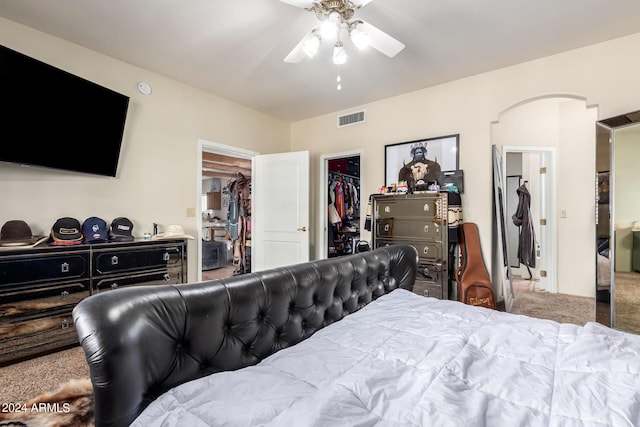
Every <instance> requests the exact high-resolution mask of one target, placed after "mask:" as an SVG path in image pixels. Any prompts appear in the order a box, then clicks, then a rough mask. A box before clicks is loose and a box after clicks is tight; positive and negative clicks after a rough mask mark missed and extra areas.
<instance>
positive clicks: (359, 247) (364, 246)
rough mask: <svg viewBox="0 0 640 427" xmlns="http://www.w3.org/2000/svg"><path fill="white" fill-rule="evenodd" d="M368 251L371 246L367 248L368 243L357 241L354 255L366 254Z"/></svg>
mask: <svg viewBox="0 0 640 427" xmlns="http://www.w3.org/2000/svg"><path fill="white" fill-rule="evenodd" d="M370 250H371V246H369V242H367V241H366V240H359V241H358V244H357V245H356V253H359V252H367V251H370Z"/></svg>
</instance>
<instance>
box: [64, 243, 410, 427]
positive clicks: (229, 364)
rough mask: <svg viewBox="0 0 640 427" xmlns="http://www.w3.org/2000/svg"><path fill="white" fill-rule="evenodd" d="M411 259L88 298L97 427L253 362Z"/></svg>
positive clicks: (295, 269) (392, 276)
mask: <svg viewBox="0 0 640 427" xmlns="http://www.w3.org/2000/svg"><path fill="white" fill-rule="evenodd" d="M417 264H418V255H417V253H416V251H415V249H414V248H413V247H411V246H405V245H397V246H388V247H385V248H379V249H376V250H373V251H369V252H363V253H359V254H355V255H349V256H343V257H340V258H332V259H326V260H320V261H312V262H308V263H303V264H297V265H292V266H288V267H282V268H277V269H272V270H265V271H260V272H256V273H250V274H245V275H240V276H234V277H232V278H229V279H221V280H214V281H209V282H200V283H191V284H185V285H162V286H141V287H132V288H124V289H119V290H117V291H110V292H106V293H103V294H97V295H93V296H91V297H89V298H86V299H84V300H83V301H81V302H80V303H79V304H78V305H77V306H76V308H75V309H74V310H73V318H74V321H75V326H76V330H77V332H78V336H79V338H80V343H81V344H82V347H83V348H84V351H85V355H86V357H87V362H88V363H89V369H90V375H91V381H92V382H93V387H94V399H95V424H96V426H97V427H102V426H128V425H129V424H130V423H131V422H132V421H133V420H134V419H135V418H136V417H137V416H138V415H139V414H140V412H142V410H143V409H144V408H145V407H146V406H147V405H148V404H149V403H150V402H151V401H152V400H154V399H155V398H157V397H158V396H159V395H160V394H162V393H164V392H166V391H167V390H169V389H170V388H172V387H174V386H177V385H179V384H182V383H184V382H187V381H190V380H193V379H196V378H199V377H202V376H205V375H209V374H211V373H214V372H220V371H228V370H235V369H239V368H242V367H245V366H249V365H254V364H257V363H258V362H260V361H261V360H262V359H264V358H265V357H267V356H269V355H271V354H273V353H275V352H276V351H278V350H280V349H282V348H285V347H289V346H291V345H295V344H296V343H298V342H300V341H302V340H304V339H305V338H307V337H309V336H311V335H312V334H313V333H314V332H315V331H317V330H318V329H321V328H323V327H324V326H326V325H328V324H330V323H333V322H335V321H337V320H340V319H342V318H343V317H344V316H346V315H348V314H349V313H353V312H354V311H357V310H358V309H360V308H362V307H363V306H365V305H366V304H368V303H369V302H371V301H372V300H374V299H376V298H377V297H379V296H381V295H383V294H385V293H387V292H390V291H392V290H394V289H396V288H398V287H401V288H405V289H409V290H411V289H412V288H413V283H414V280H415V276H416V269H417Z"/></svg>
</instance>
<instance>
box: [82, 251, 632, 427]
mask: <svg viewBox="0 0 640 427" xmlns="http://www.w3.org/2000/svg"><path fill="white" fill-rule="evenodd" d="M382 249H384V250H381V249H376V250H374V251H370V252H365V253H361V254H355V255H350V256H346V257H340V258H339V259H332V260H323V261H315V262H312V263H309V264H301V265H299V266H293V267H288V268H283V269H277V270H272V271H267V272H262V273H252V275H253V276H251V277H246V278H243V279H233V280H231V281H227V282H224V281H222V282H220V281H215V282H207V283H203V284H191V285H186V287H185V285H182V286H183V287H180V286H167V287H166V288H162V289H146V290H140V289H137V290H132V291H131V292H124V291H127V290H126V289H123V290H119V291H117V292H113V293H112V295H113V297H110V298H106V297H101V298H95V299H93V297H90V298H87V299H85V300H84V301H83V302H82V303H81V304H80V305H79V306H78V307H80V308H78V307H77V308H76V310H74V318H75V320H76V325H77V327H78V329H79V332H78V333H79V336H80V337H81V343H82V345H83V347H84V349H85V353H86V355H87V360H88V362H89V365H90V372H91V377H92V381H93V384H94V394H95V400H96V401H95V403H96V426H98V427H100V426H106V425H110V426H112V425H113V426H115V425H118V426H119V425H128V424H129V423H131V425H132V426H136V427H141V426H145V427H146V426H183V425H188V426H196V427H197V426H278V427H280V426H296V427H298V426H440V425H445V426H449V425H451V426H483V425H486V426H494V425H495V426H506V425H509V426H637V425H639V424H640V337H638V336H636V335H632V334H628V333H623V332H619V331H615V330H612V329H609V328H607V327H604V326H602V325H599V324H597V323H588V324H586V325H585V326H577V325H572V324H559V323H556V322H553V321H550V320H541V319H533V318H529V317H526V316H519V315H513V314H508V313H503V312H499V311H495V310H490V309H485V308H479V307H472V306H467V305H464V304H462V303H459V302H456V301H443V300H438V299H433V298H428V297H422V296H419V295H417V294H415V293H413V292H412V291H411V288H412V285H411V283H412V282H413V280H415V274H416V272H417V270H416V268H417V267H416V266H417V256H416V253H415V249H413V248H411V247H404V246H401V245H398V246H394V247H388V248H382ZM332 284H333V285H332ZM347 289H348V291H347ZM369 290H370V292H369ZM176 292H177V293H176ZM323 292H324V293H323ZM193 293H195V294H197V295H198V298H196V299H193V298H192V297H193V296H194V295H190V294H193ZM108 294H109V293H106V294H103V295H108ZM178 294H181V295H178ZM285 294H286V295H287V296H286V297H283V295H285ZM338 295H341V296H339V297H338ZM98 296H99V295H98ZM126 300H128V301H129V302H128V303H125V301H126ZM305 301H306V302H305ZM178 302H179V303H178ZM143 307H144V308H143ZM247 307H250V308H248V309H247ZM302 307H304V308H302ZM345 307H348V309H345ZM337 308H339V310H334V309H337ZM332 310H334V311H335V312H333V311H332ZM343 310H344V311H343ZM338 311H340V312H341V313H340V314H337V312H338ZM302 312H304V314H303V315H301V316H291V314H292V313H297V314H299V313H302ZM330 312H331V313H332V314H327V313H330ZM333 316H337V317H339V319H338V318H335V319H334V317H333ZM266 318H269V319H270V320H269V321H268V322H267V321H266ZM278 319H280V320H278ZM285 319H288V320H285ZM305 319H306V320H305ZM313 319H315V320H313ZM321 319H322V320H321ZM282 322H284V323H282ZM267 324H269V325H271V326H266V329H267V330H269V331H270V332H269V333H268V334H264V332H265V329H264V328H263V327H262V326H265V325H267ZM285 324H289V326H291V327H292V329H291V330H289V331H288V332H287V328H286V327H285V328H281V326H282V325H285ZM293 324H295V327H293V326H292V325H293ZM260 325H262V326H260ZM205 330H207V331H206V332H204V331H205ZM185 331H189V332H185ZM261 333H262V334H261ZM286 334H289V335H290V338H291V337H294V336H295V338H293V340H292V341H291V342H287V341H286V340H285V339H284V338H283V336H284V335H286ZM196 336H199V337H204V336H206V337H208V338H207V339H206V340H199V341H198V342H194V341H193V340H192V338H193V337H196ZM243 336H244V337H249V336H250V337H258V336H262V338H266V340H265V341H263V340H262V338H260V339H255V340H247V339H246V338H245V339H241V338H240V337H243ZM243 340H244V341H245V342H242V341H243ZM201 341H206V344H204V343H203V342H201ZM267 342H268V343H269V344H268V345H267V344H266V343H267ZM274 343H280V347H281V348H277V347H279V346H278V345H275V346H274ZM265 349H266V350H265ZM211 370H215V371H216V372H209V371H211ZM203 371H206V372H204V373H203Z"/></svg>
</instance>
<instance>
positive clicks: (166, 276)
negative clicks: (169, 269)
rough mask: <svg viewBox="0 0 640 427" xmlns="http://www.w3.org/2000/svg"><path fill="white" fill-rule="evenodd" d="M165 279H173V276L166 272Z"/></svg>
mask: <svg viewBox="0 0 640 427" xmlns="http://www.w3.org/2000/svg"><path fill="white" fill-rule="evenodd" d="M164 280H166V281H167V282H168V281H169V280H171V276H170V275H169V273H164Z"/></svg>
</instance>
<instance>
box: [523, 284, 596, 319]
mask: <svg viewBox="0 0 640 427" xmlns="http://www.w3.org/2000/svg"><path fill="white" fill-rule="evenodd" d="M595 310H596V305H595V299H594V298H589V297H580V296H575V295H565V294H552V293H549V292H544V291H533V292H521V293H518V294H516V297H515V298H514V300H513V305H512V306H511V313H514V314H524V315H525V316H529V317H536V318H539V319H549V320H555V321H556V322H560V323H574V324H576V325H584V324H585V323H587V322H593V321H595Z"/></svg>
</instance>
